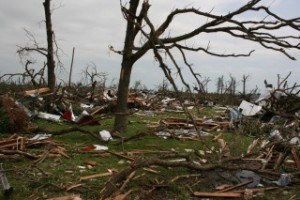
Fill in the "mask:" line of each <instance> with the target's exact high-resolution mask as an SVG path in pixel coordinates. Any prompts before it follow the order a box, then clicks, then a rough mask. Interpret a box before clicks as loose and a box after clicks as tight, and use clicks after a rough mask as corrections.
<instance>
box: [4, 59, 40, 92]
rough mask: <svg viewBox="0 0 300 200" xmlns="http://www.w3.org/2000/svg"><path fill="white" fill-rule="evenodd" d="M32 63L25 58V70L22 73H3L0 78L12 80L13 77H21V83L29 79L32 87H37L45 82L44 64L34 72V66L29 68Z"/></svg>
mask: <svg viewBox="0 0 300 200" xmlns="http://www.w3.org/2000/svg"><path fill="white" fill-rule="evenodd" d="M31 64H33V62H32V61H30V60H27V61H26V63H25V72H24V73H11V74H3V75H2V76H0V80H3V79H4V78H6V81H9V80H12V79H13V78H14V77H17V76H18V77H21V78H22V80H23V83H26V80H28V79H29V81H30V82H31V83H32V85H33V86H34V87H39V86H41V85H44V84H45V82H46V81H45V78H44V72H45V68H46V64H44V66H43V67H42V68H41V69H40V70H39V71H37V72H36V70H35V69H34V68H29V65H31Z"/></svg>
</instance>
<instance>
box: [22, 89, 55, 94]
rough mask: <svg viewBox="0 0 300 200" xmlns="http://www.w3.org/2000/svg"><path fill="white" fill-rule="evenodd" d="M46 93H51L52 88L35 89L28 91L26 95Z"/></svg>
mask: <svg viewBox="0 0 300 200" xmlns="http://www.w3.org/2000/svg"><path fill="white" fill-rule="evenodd" d="M46 92H50V88H48V87H44V88H38V89H34V90H27V91H24V94H25V95H33V94H42V93H46Z"/></svg>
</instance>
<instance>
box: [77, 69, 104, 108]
mask: <svg viewBox="0 0 300 200" xmlns="http://www.w3.org/2000/svg"><path fill="white" fill-rule="evenodd" d="M82 73H83V74H84V75H85V79H86V80H88V81H89V84H90V85H91V86H92V87H91V95H90V101H91V102H92V101H93V100H94V95H95V90H96V87H97V83H98V82H99V83H100V84H101V86H102V87H103V86H104V88H102V87H101V92H100V93H101V94H102V93H103V91H104V89H105V82H106V76H107V74H106V73H104V72H98V70H97V66H96V65H95V64H94V63H90V64H88V65H87V66H86V68H85V69H84V70H83V71H82Z"/></svg>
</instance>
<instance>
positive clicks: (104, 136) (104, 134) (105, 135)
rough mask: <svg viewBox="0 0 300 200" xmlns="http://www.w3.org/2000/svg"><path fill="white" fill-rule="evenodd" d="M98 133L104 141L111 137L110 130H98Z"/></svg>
mask: <svg viewBox="0 0 300 200" xmlns="http://www.w3.org/2000/svg"><path fill="white" fill-rule="evenodd" d="M99 135H100V137H101V138H102V140H104V141H109V140H112V139H113V138H112V136H111V134H110V132H109V131H107V130H102V131H100V132H99Z"/></svg>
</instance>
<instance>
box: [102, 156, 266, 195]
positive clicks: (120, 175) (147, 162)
mask: <svg viewBox="0 0 300 200" xmlns="http://www.w3.org/2000/svg"><path fill="white" fill-rule="evenodd" d="M233 161H236V162H238V164H234V163H233ZM153 165H156V166H161V167H174V168H177V167H182V168H187V169H190V170H195V171H211V170H215V169H224V170H238V169H247V168H248V169H252V170H253V167H254V168H255V169H259V168H260V166H259V167H258V166H255V165H250V164H249V163H244V161H243V160H242V158H240V157H235V158H228V159H224V160H222V161H220V162H218V163H216V164H206V165H200V164H197V163H195V162H190V161H175V162H174V161H168V160H162V159H160V158H156V157H153V158H147V159H137V160H134V161H133V162H132V163H131V165H130V166H128V167H126V168H125V169H123V170H121V171H119V172H117V173H115V174H113V175H112V177H111V178H110V179H109V180H108V182H107V183H106V184H105V186H104V187H103V188H102V190H101V191H100V199H107V198H109V197H111V196H113V195H114V194H115V193H116V192H117V188H118V187H117V185H119V184H121V183H122V182H124V181H126V180H127V178H128V177H129V176H130V174H132V173H133V172H135V171H136V170H138V169H141V168H144V167H150V166H153ZM251 166H252V167H251Z"/></svg>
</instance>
